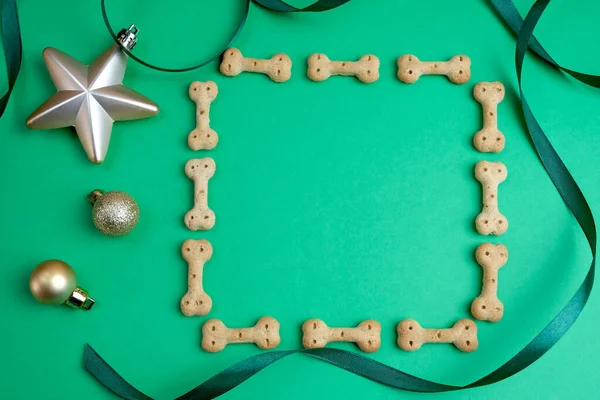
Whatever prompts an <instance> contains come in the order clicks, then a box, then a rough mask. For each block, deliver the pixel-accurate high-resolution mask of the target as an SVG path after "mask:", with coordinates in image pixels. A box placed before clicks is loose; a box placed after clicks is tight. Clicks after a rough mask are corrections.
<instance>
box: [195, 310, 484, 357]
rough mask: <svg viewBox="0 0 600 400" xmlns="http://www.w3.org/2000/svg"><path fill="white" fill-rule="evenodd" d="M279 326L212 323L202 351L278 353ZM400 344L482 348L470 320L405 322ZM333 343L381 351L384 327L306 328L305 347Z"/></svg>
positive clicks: (318, 323)
mask: <svg viewBox="0 0 600 400" xmlns="http://www.w3.org/2000/svg"><path fill="white" fill-rule="evenodd" d="M279 327H280V325H279V322H278V321H277V320H276V319H275V318H273V317H262V318H261V319H259V320H258V322H257V323H256V325H254V326H252V327H249V328H228V327H227V326H225V324H224V323H223V322H222V321H221V320H218V319H214V318H213V319H210V320H208V321H206V322H205V323H204V326H203V327H202V348H203V349H204V350H206V351H208V352H211V353H215V352H219V351H221V350H223V349H224V348H225V346H227V345H228V344H235V343H254V344H256V345H257V346H258V347H259V348H261V349H263V350H270V349H274V348H275V347H277V346H278V345H279V343H280V342H281V338H280V336H279ZM396 332H397V334H398V340H397V344H398V347H400V348H401V349H402V350H406V351H415V350H418V349H419V348H421V346H422V345H423V344H425V343H452V344H453V345H454V346H456V348H457V349H459V350H461V351H464V352H471V351H475V350H476V349H477V346H478V344H479V343H478V341H477V326H476V325H475V323H474V322H473V321H471V320H469V319H461V320H459V321H457V322H456V323H455V324H454V326H452V328H446V329H427V328H423V327H421V325H419V323H418V322H417V321H415V320H413V319H405V320H404V321H402V322H400V323H399V324H398V325H397V326H396ZM332 342H351V343H356V345H357V346H358V347H359V348H360V349H361V350H362V351H364V352H366V353H373V352H376V351H377V350H379V347H381V324H379V322H377V321H375V320H372V319H370V320H366V321H362V322H361V323H360V324H358V326H356V327H351V328H331V327H329V326H327V325H326V324H325V322H324V321H322V320H320V319H309V320H308V321H305V322H304V323H303V324H302V345H303V346H304V348H306V349H318V348H322V347H325V346H326V345H327V344H328V343H332Z"/></svg>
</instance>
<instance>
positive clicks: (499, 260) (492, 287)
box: [471, 243, 508, 322]
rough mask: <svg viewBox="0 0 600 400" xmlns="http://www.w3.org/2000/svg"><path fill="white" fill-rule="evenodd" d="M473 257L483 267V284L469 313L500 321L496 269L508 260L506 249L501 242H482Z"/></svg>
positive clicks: (500, 312)
mask: <svg viewBox="0 0 600 400" xmlns="http://www.w3.org/2000/svg"><path fill="white" fill-rule="evenodd" d="M475 258H476V259H477V263H478V264H479V265H480V266H481V268H482V269H483V284H482V289H481V294H480V295H479V296H478V297H476V298H475V300H473V303H471V314H472V315H473V317H475V318H477V319H479V320H482V321H490V322H497V321H500V319H502V315H503V314H504V305H503V304H502V302H501V301H500V299H498V270H499V269H500V268H501V267H502V266H503V265H504V264H506V261H507V260H508V249H507V248H506V246H504V245H502V244H496V245H494V244H491V243H483V244H481V245H480V246H479V247H477V250H476V251H475Z"/></svg>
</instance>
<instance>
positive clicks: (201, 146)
mask: <svg viewBox="0 0 600 400" xmlns="http://www.w3.org/2000/svg"><path fill="white" fill-rule="evenodd" d="M188 93H189V96H190V99H192V101H193V102H194V103H196V128H195V129H194V130H192V131H191V132H190V134H189V135H188V146H189V147H190V148H191V149H192V150H195V151H196V150H211V149H213V148H214V147H215V146H216V145H217V142H218V141H219V136H218V135H217V132H215V131H214V130H213V129H212V128H211V127H210V105H211V104H212V102H213V101H214V100H215V99H216V98H217V95H218V94H219V88H218V87H217V84H216V83H214V82H213V81H208V82H192V84H191V85H190V88H189V91H188ZM215 170H216V164H215V161H214V160H213V159H212V158H210V157H205V158H194V159H191V160H189V161H188V162H187V163H186V164H185V174H186V176H187V177H188V178H190V179H191V180H192V181H193V182H194V207H193V208H192V209H191V210H190V211H188V212H187V213H186V215H185V217H184V222H185V225H186V226H187V227H188V229H190V230H192V231H197V230H209V229H211V228H212V227H213V226H214V224H215V213H214V212H213V211H212V210H211V209H210V208H209V206H208V183H209V180H210V178H212V177H213V175H214V174H215ZM212 252H213V249H212V245H211V244H210V243H209V242H208V241H206V240H204V239H200V240H193V239H189V240H186V241H185V242H184V243H183V245H182V246H181V255H182V257H183V259H184V260H185V261H187V263H188V290H187V293H186V294H185V295H184V296H183V298H182V299H181V302H180V307H181V312H182V313H183V314H184V315H185V316H188V317H191V316H196V315H200V316H202V315H206V314H208V313H209V312H210V310H211V308H212V299H211V298H210V296H209V295H208V294H206V292H205V291H204V285H203V282H202V277H203V275H204V265H205V264H206V263H207V262H208V261H209V260H210V258H211V257H212Z"/></svg>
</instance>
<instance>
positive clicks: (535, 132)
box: [0, 0, 600, 400]
mask: <svg viewBox="0 0 600 400" xmlns="http://www.w3.org/2000/svg"><path fill="white" fill-rule="evenodd" d="M0 1H1V4H2V8H0V10H1V11H2V15H1V16H0V17H1V18H0V21H1V22H2V34H3V43H4V48H5V53H6V60H7V71H8V77H9V80H8V81H9V91H8V93H7V94H6V95H5V96H4V97H2V99H1V100H0V116H1V115H2V113H3V111H4V108H5V107H6V103H7V102H8V97H9V96H10V93H11V91H12V88H13V86H14V83H15V81H16V78H17V75H18V72H19V67H20V59H21V41H20V33H19V24H18V17H17V9H16V4H15V0H0ZM253 1H254V2H255V3H257V4H259V5H261V6H263V7H265V8H267V9H269V10H272V11H278V12H297V11H309V12H310V11H325V10H329V9H332V8H335V7H337V6H339V5H341V4H344V3H346V2H347V1H348V0H320V1H317V2H316V3H314V4H312V5H310V6H308V7H306V8H304V9H297V8H295V7H292V6H290V5H288V4H286V3H284V2H283V1H280V0H253ZM490 1H491V3H492V4H493V6H494V7H495V8H496V11H497V12H498V14H499V15H500V16H501V17H502V19H503V20H504V22H505V23H506V24H507V25H508V26H509V27H510V28H511V29H512V30H513V32H515V33H516V34H518V41H517V50H516V54H515V64H516V71H517V78H518V83H519V90H520V95H521V105H522V109H523V115H524V118H525V124H526V126H527V130H528V132H529V135H530V137H531V141H532V143H533V146H534V148H535V150H536V152H537V154H538V156H539V158H540V160H541V162H542V164H543V165H544V168H545V169H546V171H547V173H548V175H549V177H550V179H551V180H552V182H553V183H554V185H555V186H556V189H557V190H558V192H559V194H560V196H561V198H562V199H563V201H564V202H565V204H566V205H567V207H568V208H569V210H570V211H571V212H572V213H573V215H574V216H575V218H576V220H577V222H578V223H579V225H580V226H581V228H582V230H583V232H584V234H585V236H586V238H587V240H588V243H589V245H590V249H591V252H592V256H593V259H592V263H591V265H590V268H589V270H588V273H587V275H586V277H585V279H584V281H583V283H582V284H581V286H580V287H579V289H578V290H577V291H576V293H575V294H574V295H573V297H572V298H571V299H570V300H569V302H568V303H567V305H566V306H565V307H564V308H563V309H562V310H561V311H560V312H559V313H558V314H557V315H556V317H555V318H554V319H553V320H552V321H551V322H550V323H549V324H548V325H547V326H546V327H545V328H544V329H543V330H542V331H541V332H540V333H539V334H538V335H537V336H536V337H535V338H534V339H533V340H532V341H531V342H530V343H529V344H528V345H527V346H525V347H524V348H523V349H522V350H521V351H520V352H519V353H517V354H516V355H515V356H514V357H513V358H511V359H510V360H509V361H508V362H506V363H505V364H504V365H502V366H501V367H499V368H498V369H496V370H495V371H493V372H492V373H490V374H488V375H486V376H485V377H483V378H481V379H479V380H478V381H476V382H473V383H471V384H469V385H466V386H452V385H443V384H440V383H436V382H431V381H428V380H424V379H421V378H418V377H415V376H412V375H409V374H407V373H404V372H402V371H400V370H397V369H395V368H392V367H390V366H387V365H385V364H382V363H380V362H378V361H375V360H372V359H370V358H367V357H364V356H362V355H359V354H356V353H352V352H348V351H344V350H337V349H331V348H324V349H313V350H290V351H273V352H267V353H262V354H259V355H256V356H253V357H249V358H247V359H245V360H242V361H240V362H238V363H236V364H234V365H233V366H231V367H229V368H227V369H225V370H223V371H221V372H220V373H218V374H217V375H215V376H213V377H212V378H210V379H208V380H207V381H205V382H204V383H202V384H200V385H199V386H197V387H196V388H195V389H193V390H191V391H190V392H188V393H186V394H185V395H183V396H181V397H179V398H178V399H177V400H192V399H193V400H199V399H213V398H215V397H218V396H220V395H221V394H223V393H226V392H228V391H229V390H231V389H233V388H235V387H236V386H237V385H239V384H241V383H242V382H244V381H245V380H246V379H249V378H250V377H252V376H253V375H254V374H256V373H257V372H259V371H261V370H262V369H264V368H266V367H268V366H269V365H271V364H273V363H275V362H277V361H278V360H280V359H282V358H284V357H287V356H289V355H292V354H295V353H300V354H304V355H307V356H310V357H312V358H315V359H319V360H321V361H324V362H327V363H329V364H331V365H335V366H337V367H339V368H342V369H345V370H347V371H349V372H352V373H354V374H356V375H359V376H362V377H364V378H367V379H370V380H372V381H375V382H379V383H381V384H384V385H387V386H390V387H393V388H396V389H401V390H408V391H415V392H445V391H454V390H462V389H468V388H473V387H478V386H485V385H490V384H493V383H496V382H499V381H501V380H504V379H506V378H508V377H510V376H512V375H514V374H516V373H518V372H520V371H522V370H523V369H525V368H527V367H528V366H529V365H531V364H532V363H533V362H535V361H536V360H538V359H539V358H540V357H541V356H543V355H544V354H545V353H546V352H547V351H548V350H549V349H550V348H552V346H554V345H555V344H556V343H557V342H558V341H559V340H560V338H561V337H562V336H563V335H564V334H565V332H566V331H567V330H568V329H569V328H570V327H571V326H572V325H573V323H574V322H575V320H576V319H577V317H578V316H579V314H580V313H581V311H582V310H583V308H584V307H585V304H586V302H587V300H588V297H589V295H590V293H591V290H592V286H593V282H594V271H595V262H596V226H595V222H594V218H593V215H592V213H591V210H590V208H589V205H588V203H587V201H586V199H585V197H584V196H583V194H582V193H581V190H580V189H579V187H578V186H577V183H576V182H575V180H574V179H573V177H572V176H571V174H570V173H569V171H568V169H567V168H566V166H565V165H564V163H563V162H562V160H561V159H560V157H559V156H558V154H557V153H556V151H555V150H554V148H553V147H552V144H551V143H550V141H549V140H548V138H547V137H546V135H545V134H544V132H543V130H542V128H541V127H540V125H539V123H538V122H537V120H536V119H535V117H534V116H533V113H532V111H531V109H530V107H529V105H528V104H527V101H526V99H525V95H524V93H523V88H522V68H523V61H524V58H525V54H526V52H527V48H528V47H531V49H532V50H533V51H534V52H535V53H536V54H538V56H540V57H541V58H542V59H544V60H545V61H546V62H548V63H549V64H551V65H552V66H553V67H555V68H558V69H560V70H562V71H564V72H566V73H568V74H569V75H571V76H573V77H574V78H575V79H578V80H580V81H581V82H584V83H586V84H588V85H591V86H594V87H600V77H599V76H596V75H589V74H584V73H580V72H577V71H574V70H571V69H568V68H564V67H562V66H561V65H559V64H558V63H557V62H556V61H555V60H554V59H552V57H550V55H549V54H548V53H547V52H546V51H545V50H544V48H543V47H542V46H541V44H540V43H539V42H538V41H537V40H536V39H535V38H534V37H533V30H534V28H535V26H536V24H537V22H538V20H539V19H540V17H541V15H542V13H543V12H544V10H545V8H546V7H547V5H548V4H549V2H550V0H537V1H536V3H535V4H534V5H533V7H532V8H531V10H530V11H529V13H528V14H527V17H526V18H525V20H523V19H522V18H521V16H520V15H519V13H518V11H517V9H516V7H515V6H514V4H513V3H512V1H511V0H490ZM245 18H246V17H245V16H244V17H243V18H242V21H241V23H240V26H239V28H238V30H237V32H236V34H235V35H234V36H233V38H232V40H231V42H232V41H233V40H234V39H235V37H236V36H237V34H238V33H239V31H240V30H241V28H242V26H243V23H244V21H245ZM111 33H112V30H111ZM113 36H114V33H113ZM231 42H230V43H229V44H231ZM229 44H228V46H229ZM215 58H216V57H213V58H212V59H211V60H210V61H212V60H214V59H215ZM139 61H141V60H139ZM141 62H142V61H141ZM142 63H144V62H142ZM144 64H145V65H148V66H150V67H152V68H156V69H160V68H157V67H154V66H151V65H149V64H146V63H144ZM202 65H205V63H203V64H202ZM200 66H201V65H200ZM196 68H198V66H196ZM164 70H168V69H164ZM184 70H189V68H188V69H184ZM84 365H85V368H86V370H87V371H89V372H90V373H91V374H92V375H93V376H94V377H95V378H96V379H97V380H98V381H99V382H100V383H102V384H103V385H104V386H105V387H106V388H108V389H109V390H111V391H112V392H113V393H115V394H117V395H118V396H120V397H122V398H124V399H132V400H151V398H150V397H148V396H146V395H145V394H143V393H142V392H140V391H139V390H137V389H136V388H134V387H133V386H132V385H131V384H129V383H128V382H127V381H126V380H125V379H123V378H122V377H121V376H120V375H119V374H118V373H117V372H116V371H115V370H114V369H113V368H112V367H110V365H108V364H107V363H106V362H105V361H104V360H103V359H102V358H101V357H100V356H99V355H98V353H96V352H95V351H94V350H93V349H92V348H91V347H90V346H89V345H86V346H85V350H84Z"/></svg>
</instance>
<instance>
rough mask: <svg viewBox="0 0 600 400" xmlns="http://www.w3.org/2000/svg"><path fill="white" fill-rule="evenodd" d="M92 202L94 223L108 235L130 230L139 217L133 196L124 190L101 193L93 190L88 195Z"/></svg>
mask: <svg viewBox="0 0 600 400" xmlns="http://www.w3.org/2000/svg"><path fill="white" fill-rule="evenodd" d="M88 199H89V200H90V203H92V204H93V206H94V208H93V210H92V218H93V220H94V225H96V228H98V230H100V231H101V232H102V233H104V234H106V235H109V236H123V235H126V234H128V233H129V232H131V230H132V229H133V228H135V226H136V225H137V223H138V219H139V218H140V208H139V207H138V205H137V203H136V202H135V200H134V198H133V197H131V196H130V195H128V194H127V193H125V192H120V191H117V190H115V191H112V192H107V193H103V192H102V191H101V190H94V191H93V192H92V193H90V194H89V195H88Z"/></svg>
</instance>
